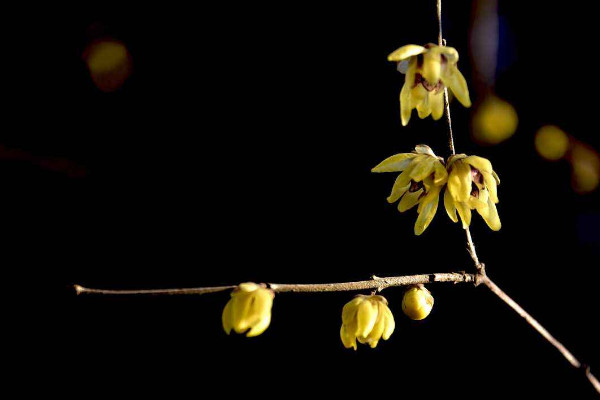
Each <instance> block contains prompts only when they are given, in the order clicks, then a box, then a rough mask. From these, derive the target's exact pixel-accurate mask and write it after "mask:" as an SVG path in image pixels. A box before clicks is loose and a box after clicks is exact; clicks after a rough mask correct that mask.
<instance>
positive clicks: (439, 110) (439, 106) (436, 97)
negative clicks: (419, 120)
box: [429, 90, 444, 121]
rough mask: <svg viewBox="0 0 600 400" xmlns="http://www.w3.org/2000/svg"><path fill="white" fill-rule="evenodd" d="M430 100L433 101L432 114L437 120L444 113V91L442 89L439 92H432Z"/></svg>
mask: <svg viewBox="0 0 600 400" xmlns="http://www.w3.org/2000/svg"><path fill="white" fill-rule="evenodd" d="M429 101H430V102H431V116H432V117H433V119H435V120H436V121H437V120H438V119H440V118H442V115H444V91H443V90H440V91H439V93H431V94H430V96H429Z"/></svg>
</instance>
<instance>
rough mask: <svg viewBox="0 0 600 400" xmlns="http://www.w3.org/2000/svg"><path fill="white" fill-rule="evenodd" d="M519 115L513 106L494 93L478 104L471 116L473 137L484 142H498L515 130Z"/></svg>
mask: <svg viewBox="0 0 600 400" xmlns="http://www.w3.org/2000/svg"><path fill="white" fill-rule="evenodd" d="M518 124H519V117H518V116H517V112H516V111H515V108H514V107H513V106H512V105H511V104H510V103H509V102H507V101H504V100H502V99H501V98H499V97H497V96H495V95H489V96H488V97H486V99H485V100H484V101H483V103H481V104H480V105H479V107H478V108H477V110H476V111H475V116H474V117H473V138H474V139H475V140H476V141H478V142H480V143H484V144H498V143H500V142H503V141H505V140H506V139H508V138H509V137H511V136H512V135H514V133H515V132H516V130H517V125H518Z"/></svg>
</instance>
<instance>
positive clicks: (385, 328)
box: [340, 294, 396, 350]
mask: <svg viewBox="0 0 600 400" xmlns="http://www.w3.org/2000/svg"><path fill="white" fill-rule="evenodd" d="M387 304H388V302H387V300H386V299H385V298H384V297H383V296H378V295H371V296H365V295H362V294H359V295H358V296H356V297H355V298H354V299H352V301H350V302H349V303H348V304H346V305H345V306H344V309H343V311H342V328H341V330H340V336H341V338H342V343H344V347H346V348H347V349H349V348H351V347H352V348H354V350H356V339H358V341H359V342H360V343H362V344H369V346H371V348H374V347H375V346H377V343H379V340H380V339H383V340H388V339H389V338H390V336H391V335H392V333H393V332H394V328H395V327H396V323H395V322H394V316H393V315H392V312H391V311H390V309H389V308H388V306H387Z"/></svg>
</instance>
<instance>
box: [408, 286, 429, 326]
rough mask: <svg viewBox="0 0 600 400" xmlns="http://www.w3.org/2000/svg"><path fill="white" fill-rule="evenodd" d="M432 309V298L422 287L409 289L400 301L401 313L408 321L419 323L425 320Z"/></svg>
mask: <svg viewBox="0 0 600 400" xmlns="http://www.w3.org/2000/svg"><path fill="white" fill-rule="evenodd" d="M432 308H433V296H432V295H431V293H429V290H427V289H426V288H425V286H423V285H415V286H412V287H410V288H409V289H408V290H407V291H406V292H405V293H404V298H403V299H402V311H404V314H406V315H407V316H408V317H409V318H410V319H413V320H416V321H419V320H422V319H425V318H427V316H428V315H429V313H430V312H431V309H432Z"/></svg>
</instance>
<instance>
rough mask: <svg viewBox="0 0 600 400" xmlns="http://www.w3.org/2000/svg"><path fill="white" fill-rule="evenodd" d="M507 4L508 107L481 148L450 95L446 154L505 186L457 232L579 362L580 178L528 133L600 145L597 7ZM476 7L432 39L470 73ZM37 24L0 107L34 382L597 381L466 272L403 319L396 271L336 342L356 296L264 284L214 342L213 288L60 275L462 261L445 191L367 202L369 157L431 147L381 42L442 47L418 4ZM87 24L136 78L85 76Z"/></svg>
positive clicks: (593, 347) (278, 389)
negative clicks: (420, 214) (20, 75)
mask: <svg viewBox="0 0 600 400" xmlns="http://www.w3.org/2000/svg"><path fill="white" fill-rule="evenodd" d="M426 3H427V4H426ZM580 3H582V4H583V2H580ZM523 4H524V2H501V3H500V6H499V14H500V17H501V20H500V21H501V22H500V27H501V28H500V40H501V46H500V53H499V60H500V63H499V64H500V66H499V69H498V74H497V81H496V87H495V90H496V93H498V94H499V95H500V96H501V97H503V98H504V99H506V100H508V101H509V102H511V103H512V104H513V105H514V106H515V108H516V110H517V112H518V113H519V118H520V123H519V128H518V131H517V133H516V134H515V136H514V137H512V138H511V139H509V140H508V141H506V142H504V143H502V144H500V145H497V146H494V147H482V146H479V145H476V144H475V143H473V142H472V141H471V139H470V137H469V129H468V127H469V116H470V112H472V110H468V109H465V108H463V107H462V106H460V105H459V104H458V103H457V102H454V103H453V104H452V117H453V126H454V132H455V140H456V147H457V150H458V152H464V153H467V154H477V155H480V156H483V157H486V158H488V159H490V160H491V161H492V163H493V165H494V168H495V170H496V171H497V172H498V174H499V175H500V177H501V179H502V184H501V185H500V187H499V197H500V203H499V205H498V210H499V213H500V218H501V220H502V224H503V226H502V230H501V231H500V232H492V231H490V230H489V229H488V228H487V226H485V223H484V222H483V220H482V219H481V218H480V217H479V216H478V215H476V214H474V217H473V222H472V225H471V226H472V228H471V230H472V234H473V237H474V240H475V243H476V246H477V249H478V253H479V256H480V258H481V259H482V260H483V261H484V262H485V263H486V265H487V268H488V273H489V274H490V276H491V277H492V279H494V280H495V281H496V283H498V284H499V285H500V286H501V287H502V288H504V290H505V291H506V292H508V293H509V294H510V295H511V296H513V297H514V298H515V299H516V300H517V301H518V302H520V304H521V305H522V306H523V307H525V309H527V310H528V311H529V312H531V313H532V314H533V315H534V317H536V318H538V319H539V321H540V322H541V323H542V324H544V325H545V326H546V327H547V328H548V329H549V331H550V332H552V333H553V334H554V335H555V336H556V337H557V338H558V339H559V340H561V341H562V342H563V343H564V344H565V345H566V346H567V347H568V348H569V349H570V350H572V352H573V353H574V354H575V355H576V356H577V357H579V358H580V360H581V361H583V362H585V363H588V364H590V365H592V367H595V370H594V371H595V372H596V375H598V374H599V373H600V354H599V351H598V346H597V343H596V339H597V337H598V335H599V328H598V327H597V326H596V325H595V323H596V322H597V307H598V305H599V301H598V298H597V296H596V282H595V278H596V277H597V264H598V261H597V260H598V256H599V255H600V252H599V247H600V241H599V235H600V234H599V221H600V210H599V207H598V199H599V197H598V196H599V194H598V192H595V193H592V194H588V195H578V194H576V193H575V192H573V190H572V189H571V186H570V176H569V165H568V163H567V162H566V161H560V162H556V163H549V162H547V161H544V160H542V159H541V158H540V157H539V156H537V154H536V152H535V149H534V147H533V138H534V134H535V131H536V130H537V129H538V128H539V127H540V126H542V125H544V124H556V125H559V126H561V127H562V128H563V129H565V130H566V131H567V132H569V133H570V134H571V135H573V136H574V137H576V138H578V139H579V140H583V141H585V142H587V143H589V144H591V145H592V146H594V147H595V148H596V149H598V148H600V140H599V139H598V135H597V125H596V115H597V113H598V111H597V107H598V103H599V102H598V99H597V96H596V92H597V90H596V88H595V86H596V76H595V75H596V74H595V72H596V64H595V63H596V61H595V60H594V57H593V42H594V37H595V35H596V32H595V29H596V26H595V25H596V24H597V22H596V21H595V20H596V17H595V14H594V12H592V10H582V9H580V8H578V7H573V6H572V4H577V2H575V3H572V2H571V3H568V4H567V3H559V4H553V3H550V2H541V1H539V2H537V1H536V2H528V8H527V9H525V8H523V7H524V5H523ZM67 11H68V12H67ZM588 11H589V12H588ZM471 17H472V7H471V2H468V1H461V2H446V3H445V6H444V37H445V38H446V39H447V40H448V45H449V46H453V47H455V48H456V49H457V50H458V51H459V53H460V54H461V61H460V63H459V67H460V69H461V71H462V72H463V74H464V75H465V77H466V78H467V81H468V82H469V83H471V69H472V66H471V64H470V62H469V57H468V54H469V45H468V43H469V31H470V23H471ZM57 21H59V22H57V23H49V24H47V26H46V25H44V27H43V29H41V30H40V31H39V33H37V35H38V36H37V37H36V38H35V40H36V41H35V43H37V45H38V46H39V47H40V48H41V47H44V48H46V49H50V50H46V51H47V52H48V53H47V54H46V53H43V55H41V56H40V57H39V59H38V60H37V64H33V65H32V66H33V72H32V75H31V79H32V80H33V79H35V81H36V83H35V84H33V85H32V86H33V87H32V88H31V89H29V88H28V89H27V90H26V91H25V90H23V91H22V92H21V93H20V96H18V97H16V98H15V99H14V101H13V102H12V103H11V105H10V106H9V108H7V110H6V114H7V117H8V119H9V120H13V119H14V121H18V125H15V126H17V127H18V128H16V129H10V130H8V131H7V132H6V134H5V135H3V139H2V143H1V144H2V145H3V147H2V149H1V150H2V151H1V152H0V153H1V154H2V157H1V158H0V175H1V177H2V182H3V186H4V193H3V196H2V205H3V208H4V210H6V216H5V220H4V223H3V231H4V234H5V236H6V238H7V239H8V240H6V241H5V245H6V249H7V253H13V252H14V253H15V254H16V257H15V259H16V262H15V264H14V267H10V270H11V271H16V272H17V273H22V275H23V276H24V277H23V278H21V279H26V281H25V282H28V285H31V286H33V285H35V284H38V283H39V284H41V287H42V288H43V289H44V290H42V291H38V292H37V293H39V294H40V296H36V294H33V293H23V292H21V293H20V295H17V296H18V297H17V298H21V299H23V298H31V299H35V300H34V301H32V303H34V306H33V307H32V310H33V311H34V312H33V313H31V314H29V313H28V314H19V313H17V317H18V320H19V321H20V322H19V326H22V327H25V332H26V333H25V335H22V336H21V338H25V339H26V340H27V342H28V345H25V346H24V349H27V351H25V353H27V354H28V357H27V358H26V359H25V360H26V361H25V362H24V365H23V366H22V367H21V368H22V370H23V371H24V373H25V374H26V376H27V373H29V372H30V371H31V370H35V371H36V372H41V376H44V377H45V379H44V380H43V381H42V382H43V383H40V385H48V386H52V387H55V386H56V387H58V388H59V389H60V390H61V391H62V393H63V394H65V395H68V394H81V393H83V392H82V391H85V392H88V393H99V392H103V393H108V394H111V395H117V394H134V395H135V394H140V393H142V392H146V391H150V392H158V391H159V390H167V391H170V392H173V391H179V390H186V391H189V394H188V395H189V396H194V397H206V396H227V397H228V396H230V395H231V396H233V395H236V396H237V395H240V396H244V397H245V396H251V397H254V396H255V395H261V396H262V395H265V396H267V397H280V396H281V397H288V396H290V395H291V394H304V395H310V396H313V395H315V396H316V395H317V394H319V395H321V394H325V395H335V396H340V397H346V396H373V397H378V396H385V395H390V394H391V395H393V396H398V397H406V396H409V395H414V394H419V393H420V394H422V395H424V396H425V397H429V396H434V395H439V394H446V395H461V396H467V397H481V396H484V397H487V396H488V395H490V394H491V393H494V394H500V395H519V396H520V395H536V397H537V396H539V397H545V396H548V395H551V394H556V393H559V392H560V393H567V394H568V395H569V396H571V397H570V398H586V397H592V396H593V394H594V391H593V389H592V388H591V386H590V385H589V383H588V382H587V380H586V379H585V378H584V375H583V372H582V371H577V370H575V369H573V368H572V367H571V366H570V365H569V364H568V363H567V362H566V360H565V359H563V358H562V356H561V355H560V354H559V353H558V352H557V351H556V350H555V349H554V348H552V347H551V346H550V345H549V344H548V343H546V342H545V341H543V340H542V339H541V338H540V337H539V335H538V334H537V333H536V332H534V331H533V330H532V329H531V328H530V327H529V326H528V325H526V324H525V323H524V322H523V321H522V320H521V319H520V318H519V317H518V316H517V315H516V314H515V313H514V312H512V311H511V310H510V309H509V308H508V307H507V306H506V305H505V304H503V303H502V302H501V301H500V300H499V299H497V298H496V297H494V296H493V295H492V294H491V293H490V292H489V291H487V290H486V289H485V288H483V287H481V288H474V287H471V286H468V285H461V286H456V287H453V286H452V285H447V284H435V285H431V286H430V289H431V291H432V293H433V295H434V297H435V301H436V303H435V307H434V310H433V312H432V314H431V315H430V317H429V318H427V319H426V320H424V321H421V322H413V321H410V320H408V319H407V318H406V317H404V316H403V314H402V312H401V308H400V304H401V300H402V290H401V289H388V290H385V291H384V293H383V294H384V295H385V296H386V297H387V298H388V300H389V302H390V308H391V310H392V311H393V312H394V315H395V317H396V321H397V328H396V331H395V333H394V334H393V336H392V337H391V339H390V340H389V341H387V342H381V343H380V344H379V346H378V347H377V348H376V349H374V350H371V349H369V348H368V347H365V346H360V347H359V349H358V351H357V352H354V351H352V350H346V349H344V348H343V346H342V344H341V341H340V339H339V328H340V324H341V309H342V307H343V305H344V304H345V303H346V302H347V301H349V300H350V299H351V298H352V295H353V294H351V293H332V294H310V295H309V294H281V295H278V296H277V297H276V299H275V305H274V309H273V321H272V324H271V327H270V328H269V329H268V330H267V331H266V333H265V334H263V335H262V336H260V337H258V338H253V339H246V338H244V337H238V336H231V337H228V336H227V335H225V334H224V332H223V330H222V328H221V322H220V317H221V312H222V308H223V306H224V305H225V303H226V301H227V299H228V294H227V293H220V294H213V295H207V296H201V297H195V296H188V297H108V296H107V297H100V296H80V297H77V296H75V295H74V293H73V290H72V288H71V285H72V284H75V283H78V284H81V285H84V286H89V287H99V288H112V289H120V288H121V289H125V288H161V287H194V286H209V285H221V284H236V283H239V282H245V281H256V282H297V283H312V282H335V281H348V280H360V279H368V278H369V277H370V276H371V275H373V274H375V275H379V276H386V275H404V274H415V273H430V272H446V271H457V270H467V271H472V270H473V267H472V262H471V260H470V258H469V256H468V254H467V252H466V245H465V238H464V233H463V231H462V230H461V229H460V226H459V225H458V224H453V223H452V222H451V221H450V220H449V219H448V218H447V216H446V214H445V211H444V209H443V206H442V203H441V202H440V208H439V210H438V213H437V216H436V218H435V219H434V221H433V223H432V224H431V226H430V227H429V228H428V229H427V230H426V232H425V233H424V234H423V235H422V236H421V237H416V236H414V235H413V225H414V222H415V219H416V212H415V211H414V210H412V211H409V212H406V213H404V214H400V213H398V212H397V210H396V207H395V206H390V205H388V204H387V202H386V201H385V198H386V196H387V195H388V194H389V191H390V189H391V187H392V184H393V181H394V175H392V174H378V175H373V174H371V173H370V168H372V167H373V166H374V165H376V164H377V163H378V162H380V161H381V160H383V159H384V158H386V157H388V156H389V155H392V154H395V153H399V152H408V151H411V150H412V148H413V147H414V146H415V145H416V144H420V143H427V144H429V145H430V146H431V147H432V148H433V149H434V151H435V152H436V153H437V154H438V155H442V156H448V154H449V151H448V149H447V136H446V135H447V126H446V124H445V122H444V121H440V122H434V121H432V120H431V119H426V120H420V119H418V118H417V116H416V112H414V113H413V116H412V119H411V122H410V124H409V126H408V127H401V125H400V117H399V107H398V94H399V92H400V88H401V86H402V83H403V76H402V75H400V74H398V72H397V71H396V66H395V65H394V64H392V63H388V62H387V61H386V57H387V54H389V53H390V52H391V51H393V50H394V49H396V48H397V47H400V46H401V45H404V44H408V43H415V44H424V43H427V42H435V41H436V40H437V22H436V19H435V2H434V1H429V2H398V4H396V5H394V6H384V5H374V4H348V3H346V4H343V5H339V6H336V7H333V6H325V5H323V4H316V5H307V4H305V3H300V2H295V3H285V4H276V5H270V6H266V5H258V4H251V5H238V4H233V3H232V4H223V5H221V6H219V7H208V6H206V5H198V4H196V6H195V7H192V6H191V5H190V6H185V7H184V6H174V5H165V4H163V5H162V6H160V7H156V8H152V9H150V8H147V7H145V8H134V7H131V8H127V9H125V8H124V7H123V6H122V5H120V6H114V5H108V4H103V6H102V7H100V6H98V7H97V8H95V9H93V10H89V9H85V10H84V9H70V10H65V12H64V13H63V14H62V15H61V16H60V18H59V19H57ZM98 23H100V24H101V25H102V26H103V27H104V28H103V29H105V30H106V33H107V34H110V35H112V36H113V37H116V38H118V39H120V40H122V41H123V42H124V43H126V45H127V46H128V48H129V50H130V52H131V54H132V57H133V62H134V72H133V74H132V76H131V77H130V79H129V80H128V81H127V82H126V83H125V85H124V86H123V87H122V88H121V89H119V90H118V91H116V92H114V93H102V92H100V91H98V90H97V89H96V87H95V86H94V85H93V83H92V82H91V79H90V78H89V75H88V72H87V69H86V67H85V63H84V62H83V60H82V58H81V54H82V52H83V50H84V49H85V46H86V44H87V43H88V41H89V40H90V32H91V31H90V29H89V27H90V26H91V25H92V24H98ZM38 81H39V82H40V83H39V84H38V83H37V82H38ZM471 97H472V99H473V100H474V102H477V100H478V93H477V92H475V90H474V89H473V87H472V86H471ZM479 100H480V99H479ZM12 282H15V281H12ZM21 282H23V281H21ZM11 286H13V287H17V288H20V287H21V286H22V285H18V284H14V285H11ZM212 390H216V391H217V392H216V394H214V395H212V394H211V395H209V394H208V393H209V392H210V391H212ZM171 397H177V396H175V395H172V396H171Z"/></svg>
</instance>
